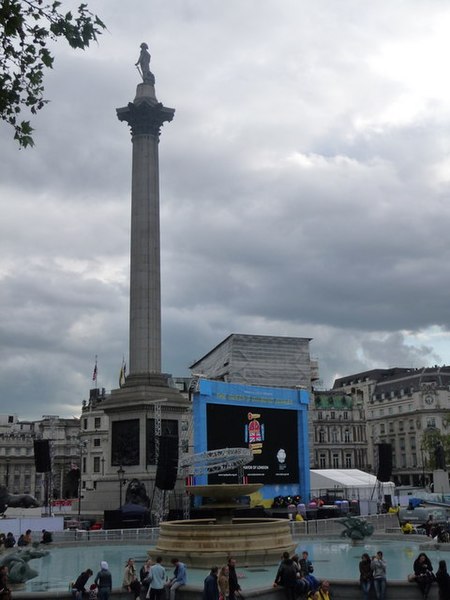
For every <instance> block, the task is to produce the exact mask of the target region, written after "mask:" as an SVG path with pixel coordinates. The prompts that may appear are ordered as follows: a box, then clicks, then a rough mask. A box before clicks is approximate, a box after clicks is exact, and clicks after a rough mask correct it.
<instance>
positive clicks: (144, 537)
mask: <svg viewBox="0 0 450 600" xmlns="http://www.w3.org/2000/svg"><path fill="white" fill-rule="evenodd" d="M158 535H159V528H158V527H145V528H141V529H99V530H96V531H85V530H84V529H75V530H72V529H65V530H64V531H55V532H54V533H53V542H54V543H56V544H61V543H65V542H66V543H70V542H93V543H99V544H100V543H103V542H147V543H150V544H155V543H156V540H157V539H158Z"/></svg>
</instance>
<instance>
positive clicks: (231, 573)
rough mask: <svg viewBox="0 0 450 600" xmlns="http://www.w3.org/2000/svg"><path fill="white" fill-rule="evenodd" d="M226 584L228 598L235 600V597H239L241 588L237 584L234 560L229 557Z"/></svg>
mask: <svg viewBox="0 0 450 600" xmlns="http://www.w3.org/2000/svg"><path fill="white" fill-rule="evenodd" d="M228 584H229V598H230V600H236V596H240V595H241V594H240V592H241V586H240V585H239V583H238V578H237V573H236V560H235V559H234V558H233V557H232V556H230V558H229V559H228Z"/></svg>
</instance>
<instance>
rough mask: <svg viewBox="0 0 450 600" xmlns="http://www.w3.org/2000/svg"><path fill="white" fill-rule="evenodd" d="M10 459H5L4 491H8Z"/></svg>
mask: <svg viewBox="0 0 450 600" xmlns="http://www.w3.org/2000/svg"><path fill="white" fill-rule="evenodd" d="M10 461H11V459H10V458H7V459H6V469H5V487H6V489H8V486H9V463H10Z"/></svg>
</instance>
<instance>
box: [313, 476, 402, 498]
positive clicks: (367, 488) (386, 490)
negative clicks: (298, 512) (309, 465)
mask: <svg viewBox="0 0 450 600" xmlns="http://www.w3.org/2000/svg"><path fill="white" fill-rule="evenodd" d="M310 473H311V481H310V486H311V495H319V494H323V493H325V492H326V491H327V490H329V491H333V490H336V491H337V490H343V493H344V498H345V499H346V500H376V499H377V497H378V496H379V495H380V494H381V496H385V495H390V496H391V497H392V500H394V489H395V485H394V483H393V482H392V481H388V482H386V483H382V482H380V481H378V480H377V478H376V477H375V475H371V474H370V473H365V472H364V471H359V470H358V469H311V471H310Z"/></svg>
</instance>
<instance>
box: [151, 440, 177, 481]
mask: <svg viewBox="0 0 450 600" xmlns="http://www.w3.org/2000/svg"><path fill="white" fill-rule="evenodd" d="M177 472H178V436H176V435H161V436H160V438H159V455H158V465H157V468H156V478H155V485H156V487H157V488H159V489H160V490H173V488H174V487H175V483H176V481H177Z"/></svg>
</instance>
